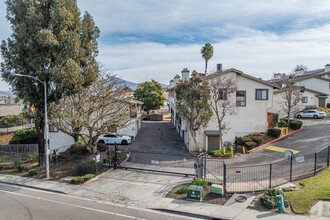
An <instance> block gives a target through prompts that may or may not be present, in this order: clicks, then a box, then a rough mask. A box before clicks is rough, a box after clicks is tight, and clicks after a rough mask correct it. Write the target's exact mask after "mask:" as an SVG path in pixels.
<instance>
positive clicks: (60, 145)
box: [49, 131, 74, 153]
mask: <svg viewBox="0 0 330 220" xmlns="http://www.w3.org/2000/svg"><path fill="white" fill-rule="evenodd" d="M73 143H74V139H73V137H71V136H70V135H68V134H65V133H63V132H62V131H58V132H49V147H50V153H52V152H53V150H54V149H59V152H63V151H65V150H66V149H68V148H69V147H70V146H71V145H72V144H73Z"/></svg>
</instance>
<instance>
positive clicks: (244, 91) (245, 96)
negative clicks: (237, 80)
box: [236, 90, 247, 107]
mask: <svg viewBox="0 0 330 220" xmlns="http://www.w3.org/2000/svg"><path fill="white" fill-rule="evenodd" d="M238 92H243V93H244V98H245V105H237V102H238V101H237V93H238ZM240 97H241V96H240ZM246 101H247V95H246V90H237V91H236V107H246ZM239 102H242V101H239Z"/></svg>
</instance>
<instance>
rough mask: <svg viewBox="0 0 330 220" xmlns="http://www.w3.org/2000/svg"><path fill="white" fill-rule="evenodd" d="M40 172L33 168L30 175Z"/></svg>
mask: <svg viewBox="0 0 330 220" xmlns="http://www.w3.org/2000/svg"><path fill="white" fill-rule="evenodd" d="M38 172H39V171H38V170H37V169H31V170H29V176H34V175H37V174H38Z"/></svg>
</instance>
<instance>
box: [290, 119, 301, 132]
mask: <svg viewBox="0 0 330 220" xmlns="http://www.w3.org/2000/svg"><path fill="white" fill-rule="evenodd" d="M302 124H303V122H302V121H299V120H291V121H290V128H291V129H293V130H298V129H300V128H301V126H302Z"/></svg>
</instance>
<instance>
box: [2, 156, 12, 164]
mask: <svg viewBox="0 0 330 220" xmlns="http://www.w3.org/2000/svg"><path fill="white" fill-rule="evenodd" d="M7 160H10V157H8V156H2V157H0V163H3V162H5V161H7Z"/></svg>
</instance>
